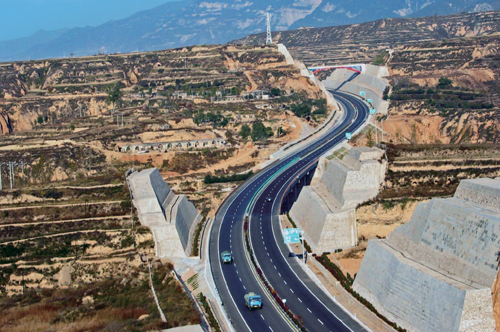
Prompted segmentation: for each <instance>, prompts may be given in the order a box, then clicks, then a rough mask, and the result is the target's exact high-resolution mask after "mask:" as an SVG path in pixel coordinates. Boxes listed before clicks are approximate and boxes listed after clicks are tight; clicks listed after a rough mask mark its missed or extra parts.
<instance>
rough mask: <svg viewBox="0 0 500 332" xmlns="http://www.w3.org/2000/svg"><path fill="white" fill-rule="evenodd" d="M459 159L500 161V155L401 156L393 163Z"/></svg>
mask: <svg viewBox="0 0 500 332" xmlns="http://www.w3.org/2000/svg"><path fill="white" fill-rule="evenodd" d="M457 160H459V161H460V160H463V161H465V160H473V161H483V160H498V161H500V156H498V157H493V156H492V157H474V156H464V155H459V156H456V157H455V158H449V157H448V158H441V157H436V156H429V157H428V158H427V159H411V158H404V157H401V158H397V159H396V160H394V161H393V162H392V163H393V164H404V165H408V163H412V164H419V163H422V164H425V163H429V162H433V161H442V162H453V161H457Z"/></svg>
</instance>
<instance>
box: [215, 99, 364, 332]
mask: <svg viewBox="0 0 500 332" xmlns="http://www.w3.org/2000/svg"><path fill="white" fill-rule="evenodd" d="M332 93H333V94H334V96H335V97H336V99H337V101H338V102H339V103H341V104H342V105H343V107H344V109H345V111H346V114H345V116H344V117H343V119H342V121H341V122H340V123H338V124H336V125H335V126H334V127H332V128H330V129H329V130H328V131H327V132H326V133H325V134H324V135H322V136H321V137H320V138H318V139H317V140H315V141H314V142H312V143H310V144H308V145H306V146H304V147H303V148H302V149H300V150H299V151H297V152H294V153H292V154H291V155H290V156H287V157H285V158H284V159H282V160H279V161H277V162H275V163H274V164H272V165H270V166H268V167H267V168H265V169H264V170H262V171H261V172H259V173H258V174H256V175H254V176H253V177H251V178H250V179H249V180H247V181H246V182H245V183H244V184H243V185H241V186H240V187H238V188H237V190H236V191H235V192H233V193H232V194H231V195H230V196H229V197H228V198H227V199H226V200H225V201H224V203H223V204H222V205H221V207H220V208H219V211H218V212H217V214H216V216H215V220H214V224H213V227H212V231H211V234H210V243H209V256H210V257H209V259H210V263H211V271H212V275H213V278H214V281H215V283H216V286H217V290H218V292H219V294H220V297H221V299H222V301H223V305H224V308H225V311H226V313H227V315H228V317H229V319H230V321H231V322H232V324H233V327H234V329H235V330H236V331H238V332H239V331H259V332H261V331H293V330H294V328H293V327H292V326H291V325H290V323H289V320H288V319H286V317H284V315H283V313H282V311H281V310H280V309H279V308H278V307H277V305H276V304H275V303H274V300H273V299H271V298H269V297H266V295H265V294H266V292H265V291H264V290H263V289H262V287H261V284H260V283H259V282H258V280H257V276H256V275H255V273H254V271H253V268H252V266H251V263H250V262H249V261H248V258H247V255H246V254H245V248H244V246H245V242H244V231H243V221H244V217H245V214H246V213H250V218H249V219H250V223H249V225H250V227H249V235H250V238H251V243H252V246H253V250H254V253H255V257H256V259H257V261H258V263H259V265H260V266H261V268H262V270H263V271H264V274H265V275H266V277H267V279H268V280H269V281H270V283H271V285H272V286H273V288H274V289H275V290H276V291H277V292H278V294H279V295H280V297H281V298H286V299H287V304H288V306H289V307H290V310H291V311H292V312H293V313H294V314H297V315H299V316H301V318H302V320H303V322H304V325H305V327H306V329H307V330H309V331H363V330H364V329H363V328H362V327H361V326H360V325H359V324H358V323H357V322H356V321H354V320H353V319H352V318H351V317H350V316H349V315H348V314H346V313H345V312H344V311H343V310H342V309H340V308H339V307H338V306H337V305H336V304H335V303H334V301H332V300H331V299H330V297H329V296H327V295H326V294H325V293H324V292H323V291H321V289H319V287H318V286H317V285H316V284H314V282H312V281H311V280H310V278H309V277H308V276H307V275H306V274H305V273H304V272H303V270H302V269H301V267H300V266H299V264H298V263H297V260H296V259H295V258H293V257H289V251H288V248H287V246H286V245H284V244H283V237H282V234H281V227H280V224H279V217H278V215H279V210H280V203H281V200H282V199H283V196H284V194H285V192H286V188H287V187H288V186H289V185H290V184H291V183H292V182H293V181H296V179H297V176H298V175H299V174H300V173H301V172H303V171H304V170H305V169H307V168H308V167H310V166H311V165H312V164H314V163H315V162H316V161H317V160H318V159H319V157H320V156H321V155H322V154H324V153H325V152H326V151H328V150H330V149H331V148H332V147H333V146H335V145H336V144H338V143H340V142H342V141H344V140H345V132H355V131H356V130H357V129H358V128H360V127H361V126H362V125H363V123H364V122H365V121H366V120H367V118H368V112H369V109H368V106H367V105H366V104H364V103H363V102H361V101H360V100H359V99H357V98H355V97H353V96H352V95H349V94H345V93H339V92H332ZM267 197H272V201H271V202H268V201H267V199H266V198H267ZM224 250H229V251H231V252H232V254H233V257H234V263H233V264H226V265H223V264H222V263H221V261H220V253H221V252H222V251H224ZM250 291H253V292H256V293H259V294H261V295H262V296H263V305H264V307H263V309H262V310H256V311H249V310H248V309H246V308H245V306H244V299H243V296H244V294H246V293H248V292H250Z"/></svg>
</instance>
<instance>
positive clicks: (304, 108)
mask: <svg viewBox="0 0 500 332" xmlns="http://www.w3.org/2000/svg"><path fill="white" fill-rule="evenodd" d="M313 109H314V111H313ZM290 110H291V111H292V112H293V114H295V115H296V116H298V117H300V118H306V117H308V116H310V115H311V114H314V115H322V114H326V113H327V108H326V99H323V98H320V99H307V100H305V101H303V102H302V103H300V104H292V105H290Z"/></svg>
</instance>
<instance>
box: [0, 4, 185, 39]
mask: <svg viewBox="0 0 500 332" xmlns="http://www.w3.org/2000/svg"><path fill="white" fill-rule="evenodd" d="M170 1H175V0H0V41H4V40H10V39H16V38H22V37H27V36H30V35H32V34H33V33H35V32H36V31H38V30H46V31H49V30H57V29H62V28H76V27H85V26H87V25H90V26H97V25H101V24H103V23H106V22H108V21H111V20H117V19H121V18H125V17H128V16H130V15H132V14H134V13H137V12H139V11H142V10H146V9H151V8H154V7H156V6H159V5H162V4H164V3H166V2H170Z"/></svg>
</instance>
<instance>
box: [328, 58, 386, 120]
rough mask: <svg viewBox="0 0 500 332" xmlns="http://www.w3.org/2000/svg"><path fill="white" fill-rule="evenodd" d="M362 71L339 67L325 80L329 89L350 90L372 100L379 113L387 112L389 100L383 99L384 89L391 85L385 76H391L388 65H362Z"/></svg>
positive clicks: (372, 104)
mask: <svg viewBox="0 0 500 332" xmlns="http://www.w3.org/2000/svg"><path fill="white" fill-rule="evenodd" d="M360 66H361V67H362V70H361V73H359V74H358V73H357V72H354V71H351V70H349V69H343V68H338V69H336V70H335V71H334V72H333V73H332V75H330V76H329V77H328V78H327V79H326V80H325V81H323V84H324V86H325V87H326V88H327V89H333V90H337V91H342V92H348V93H352V94H355V95H357V96H361V97H363V98H365V99H366V100H370V101H371V103H370V104H371V106H372V107H373V108H375V109H376V110H377V112H378V113H384V114H386V113H387V110H388V109H389V102H388V101H387V100H384V99H383V94H384V90H385V88H386V87H387V86H389V81H388V80H387V79H386V78H385V77H387V76H389V71H388V70H387V67H379V66H374V65H360Z"/></svg>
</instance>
